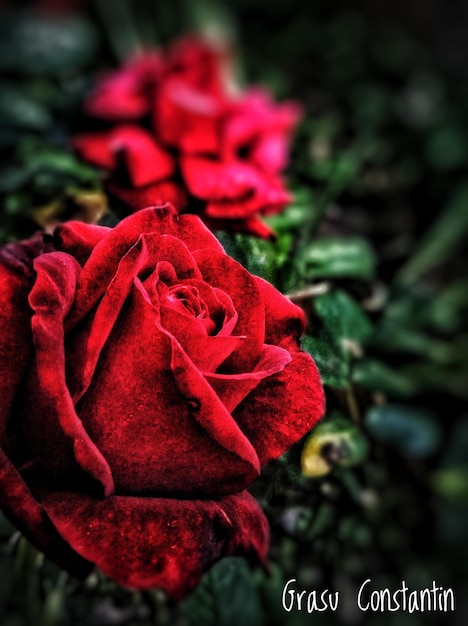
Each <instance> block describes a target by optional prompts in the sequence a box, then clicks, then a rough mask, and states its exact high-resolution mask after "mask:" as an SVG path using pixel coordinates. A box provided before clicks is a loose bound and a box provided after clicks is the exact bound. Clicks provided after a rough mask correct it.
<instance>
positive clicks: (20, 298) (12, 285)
mask: <svg viewBox="0 0 468 626" xmlns="http://www.w3.org/2000/svg"><path fill="white" fill-rule="evenodd" d="M29 289H30V281H29V280H28V278H27V277H26V276H24V275H21V274H20V273H18V272H17V271H12V270H11V269H9V268H7V267H5V265H3V264H2V263H0V328H1V329H2V332H0V371H1V372H2V375H1V376H0V397H1V398H2V401H1V403H0V436H1V437H2V438H3V436H4V434H5V429H6V424H7V420H8V417H9V415H10V412H11V406H12V403H13V399H14V397H15V394H16V392H17V390H18V387H19V385H20V383H21V379H22V377H23V375H24V372H25V369H26V365H27V363H28V361H29V358H30V355H31V352H32V347H33V342H32V336H31V330H30V320H31V309H30V308H29V305H28V291H29Z"/></svg>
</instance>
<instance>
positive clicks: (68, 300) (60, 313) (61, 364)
mask: <svg viewBox="0 0 468 626" xmlns="http://www.w3.org/2000/svg"><path fill="white" fill-rule="evenodd" d="M34 267H35V270H36V273H37V277H36V282H35V283H34V287H33V289H32V290H31V293H30V295H29V303H30V306H31V308H32V309H33V311H34V316H33V318H32V320H31V326H32V331H33V337H34V344H35V357H36V363H37V375H38V382H39V386H38V389H39V390H40V396H37V397H36V398H35V400H36V401H37V403H38V404H39V402H40V401H39V397H41V398H42V400H43V403H41V404H39V406H37V407H36V410H37V409H39V414H40V415H41V416H44V418H45V417H46V416H47V417H49V416H50V419H52V420H54V421H56V424H57V426H59V427H60V430H61V432H62V433H63V434H64V435H65V437H67V438H69V439H70V440H71V441H72V445H73V451H74V455H75V458H76V461H77V462H78V464H79V465H80V466H81V467H82V468H83V469H84V470H86V471H87V472H88V473H89V474H90V475H91V476H93V478H95V479H96V480H97V481H99V482H100V483H101V484H102V486H103V489H104V493H105V494H106V495H109V494H110V493H112V492H113V491H114V481H113V479H112V475H111V471H110V468H109V465H108V464H107V462H106V460H105V459H104V457H103V456H102V454H101V452H100V451H99V449H98V448H97V447H96V445H95V443H94V442H93V441H92V440H91V439H90V438H89V436H88V434H87V432H86V431H85V429H84V428H83V424H82V422H81V420H80V419H79V418H78V416H77V414H76V412H75V409H74V406H73V402H72V398H71V396H70V392H69V390H68V388H67V383H66V377H65V345H64V344H65V341H64V328H63V320H64V318H65V317H66V316H67V314H68V313H69V312H70V309H71V306H72V303H73V298H74V296H75V289H76V281H77V276H78V273H79V267H80V266H79V265H78V263H77V261H75V259H74V258H73V257H71V256H70V255H68V254H64V253H62V252H53V253H51V254H46V255H43V256H41V257H39V258H37V259H36V261H35V263H34Z"/></svg>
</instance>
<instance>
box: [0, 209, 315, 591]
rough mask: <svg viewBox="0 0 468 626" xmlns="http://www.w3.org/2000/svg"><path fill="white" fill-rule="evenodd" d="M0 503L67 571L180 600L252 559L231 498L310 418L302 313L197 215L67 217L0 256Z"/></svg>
mask: <svg viewBox="0 0 468 626" xmlns="http://www.w3.org/2000/svg"><path fill="white" fill-rule="evenodd" d="M0 281H1V284H2V290H1V299H2V302H1V307H0V319H1V329H2V330H1V332H0V393H1V396H2V404H1V406H0V426H1V431H0V432H1V446H0V506H1V508H2V509H3V510H4V512H5V513H6V514H7V515H8V516H9V517H10V519H11V520H12V521H13V522H14V523H15V524H16V525H17V526H18V528H20V530H21V531H22V532H23V533H24V534H25V535H26V536H27V537H28V538H29V539H30V540H31V541H32V542H33V543H34V544H35V545H36V546H37V547H38V548H40V549H41V550H43V551H44V552H45V553H46V554H47V555H48V556H50V557H51V558H52V559H54V560H55V561H57V562H58V563H59V564H61V565H62V567H64V568H65V569H67V570H69V571H70V572H72V573H73V574H75V575H78V576H85V575H86V574H87V573H88V572H89V571H90V570H91V568H92V567H93V564H95V565H97V566H98V567H99V568H101V569H102V570H103V571H104V572H105V573H107V574H108V575H109V576H110V577H112V578H113V579H115V580H116V581H117V582H118V583H120V584H122V585H126V586H129V587H134V588H142V589H144V588H149V587H160V588H162V589H164V590H165V591H166V592H167V593H168V594H169V595H170V596H171V597H172V598H175V599H178V598H181V597H182V596H184V595H185V594H186V593H187V592H188V591H189V590H190V589H192V588H193V587H194V586H195V585H196V584H197V582H198V580H199V579H200V576H201V575H202V574H203V572H204V571H205V570H206V569H207V568H208V567H209V566H210V565H211V564H212V563H213V562H214V561H216V560H217V559H218V558H220V557H221V556H224V555H229V554H246V555H248V556H252V557H256V558H257V559H260V560H261V561H262V560H264V559H265V556H266V552H267V547H268V525H267V523H266V519H265V517H264V515H263V513H262V512H261V510H260V508H259V507H258V505H257V503H256V502H255V500H254V499H253V498H252V497H251V496H250V495H249V494H248V493H247V492H246V491H245V490H246V488H247V487H248V486H249V485H250V484H251V483H252V481H254V480H255V479H256V477H257V476H258V474H259V471H260V468H261V466H263V465H264V464H265V463H267V462H268V461H269V460H270V459H273V458H275V457H278V456H279V455H280V454H281V453H282V452H284V451H285V450H286V449H287V448H288V447H289V446H290V445H291V444H293V443H294V442H295V441H297V440H298V439H299V438H301V437H302V436H303V435H304V434H305V433H306V432H308V430H309V429H310V428H311V427H312V426H313V424H314V423H315V422H316V421H317V420H318V419H319V418H320V417H321V415H322V414H323V411H324V395H323V390H322V386H321V383H320V379H319V375H318V373H317V369H316V367H315V365H314V362H313V361H312V359H311V358H310V356H308V355H307V354H306V353H304V352H303V351H301V349H300V347H299V338H300V335H301V333H302V332H303V328H304V315H303V312H302V311H301V310H300V309H299V308H298V307H296V306H295V305H294V304H292V303H291V302H290V301H289V300H288V299H287V298H285V297H284V296H282V295H281V294H280V293H279V292H278V291H277V290H276V289H275V288H274V287H272V286H271V285H270V284H268V283H267V282H265V281H264V280H262V279H260V278H257V277H255V276H252V275H251V274H249V272H247V270H245V269H244V268H243V267H242V266H241V265H239V264H238V263H237V262H235V261H234V260H233V259H231V258H230V257H229V256H227V255H226V254H225V252H224V250H223V249H222V247H221V246H220V244H219V243H218V241H217V240H216V238H215V237H214V236H213V235H212V234H211V233H210V232H209V231H208V229H207V228H206V227H205V226H204V225H203V224H202V222H201V221H200V220H199V218H198V217H195V216H190V215H186V216H178V215H177V214H176V212H175V211H174V210H172V209H170V208H169V207H166V208H162V209H146V210H143V211H139V212H137V213H135V214H133V215H131V216H130V217H128V218H126V219H125V220H123V221H122V222H120V223H119V225H118V226H116V227H115V228H114V229H109V228H105V227H100V226H92V225H88V224H84V223H80V222H69V223H66V224H64V225H62V226H59V227H58V228H57V229H56V230H55V232H54V234H53V236H46V237H43V236H36V237H34V238H32V239H31V240H29V241H25V242H21V243H18V244H8V245H6V246H4V247H3V248H1V249H0Z"/></svg>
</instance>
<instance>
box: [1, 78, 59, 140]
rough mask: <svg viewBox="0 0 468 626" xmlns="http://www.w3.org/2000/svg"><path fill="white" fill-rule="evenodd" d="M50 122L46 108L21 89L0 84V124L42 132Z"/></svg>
mask: <svg viewBox="0 0 468 626" xmlns="http://www.w3.org/2000/svg"><path fill="white" fill-rule="evenodd" d="M51 123H52V118H51V116H50V114H49V112H48V111H47V109H46V108H44V107H43V106H41V105H40V104H39V103H38V102H37V101H35V100H33V99H32V98H30V97H28V96H27V95H26V94H25V93H24V92H23V91H22V90H20V89H18V88H17V87H14V86H12V85H9V84H5V83H3V84H0V124H1V125H2V126H5V127H7V128H11V127H13V128H17V129H21V130H33V131H38V132H43V131H45V130H47V129H48V128H49V127H50V125H51Z"/></svg>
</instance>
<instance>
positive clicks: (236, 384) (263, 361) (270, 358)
mask: <svg viewBox="0 0 468 626" xmlns="http://www.w3.org/2000/svg"><path fill="white" fill-rule="evenodd" d="M290 362H291V355H290V354H289V352H288V351H287V350H283V348H279V347H277V346H268V345H265V346H264V350H263V354H262V356H261V358H260V361H259V362H258V363H257V365H256V366H255V368H254V370H253V371H252V372H246V373H244V374H233V375H229V374H216V373H211V372H206V371H204V372H203V373H204V375H205V378H206V380H207V381H208V382H209V383H210V385H211V386H212V387H213V389H214V390H215V391H216V394H217V395H218V396H219V398H220V399H221V400H222V402H223V404H224V406H225V407H226V408H227V410H228V411H230V412H232V411H233V410H234V409H235V408H236V406H237V405H238V404H239V403H240V402H242V400H243V399H244V398H245V397H246V396H247V395H248V394H249V393H250V392H251V391H252V390H253V389H255V387H256V386H257V385H258V384H259V383H260V381H262V380H263V379H264V378H267V377H268V376H272V375H273V374H276V373H277V372H280V371H281V370H283V369H284V368H285V367H286V365H287V364H288V363H290Z"/></svg>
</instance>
